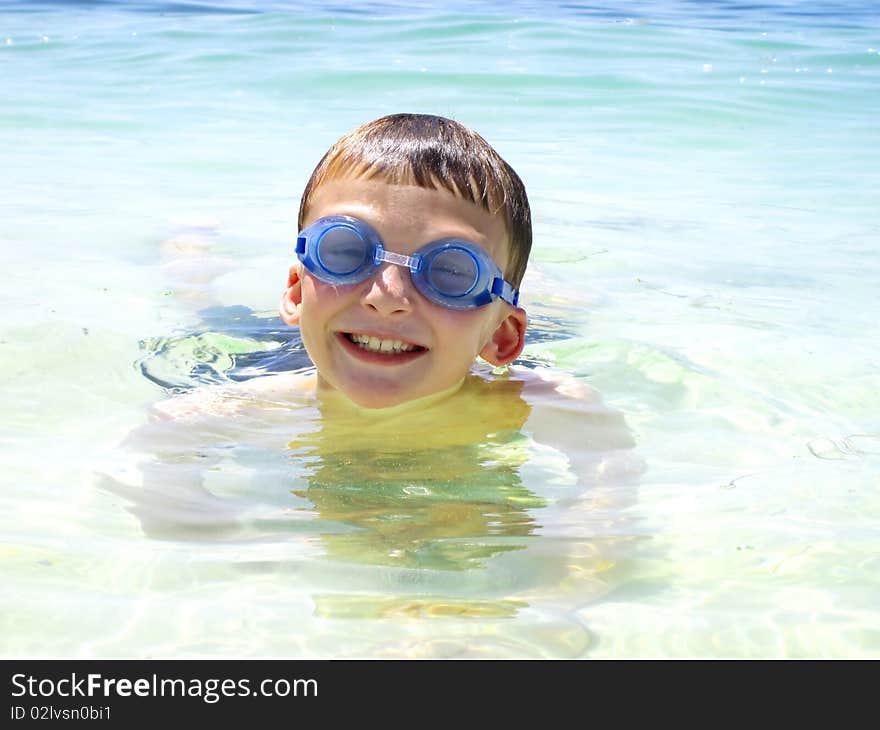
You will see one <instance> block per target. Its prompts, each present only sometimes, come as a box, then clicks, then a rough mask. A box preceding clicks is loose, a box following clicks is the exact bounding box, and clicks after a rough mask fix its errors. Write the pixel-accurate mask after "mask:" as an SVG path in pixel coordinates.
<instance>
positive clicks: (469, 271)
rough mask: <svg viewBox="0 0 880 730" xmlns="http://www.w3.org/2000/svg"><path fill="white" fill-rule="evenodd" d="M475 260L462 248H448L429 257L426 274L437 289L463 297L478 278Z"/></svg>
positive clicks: (446, 293) (449, 294) (475, 283)
mask: <svg viewBox="0 0 880 730" xmlns="http://www.w3.org/2000/svg"><path fill="white" fill-rule="evenodd" d="M479 274H480V272H479V268H478V264H477V260H476V259H475V258H474V257H473V255H471V253H470V252H468V251H466V250H465V249H463V248H449V249H446V250H445V251H441V252H440V253H438V254H437V255H436V256H433V257H431V260H430V261H429V262H428V267H427V275H428V280H429V281H430V282H431V286H433V287H434V288H435V289H436V290H437V291H439V292H442V293H443V294H445V295H446V296H449V297H463V296H465V295H466V294H468V293H469V292H470V291H471V290H472V289H473V288H474V287H475V286H476V285H477V280H478V279H479Z"/></svg>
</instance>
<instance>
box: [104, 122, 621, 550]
mask: <svg viewBox="0 0 880 730" xmlns="http://www.w3.org/2000/svg"><path fill="white" fill-rule="evenodd" d="M298 228H299V231H300V233H299V235H298V237H297V249H296V251H297V257H298V261H297V262H296V263H294V265H293V266H292V267H291V268H290V271H289V275H288V280H287V286H286V288H285V290H284V292H283V295H282V299H281V306H280V315H281V318H282V319H283V320H284V322H286V323H287V324H289V325H291V326H299V328H300V331H301V334H302V340H303V343H304V345H305V347H306V350H307V352H308V354H309V356H310V358H311V360H312V362H313V363H314V365H315V368H316V370H315V372H314V373H312V374H303V373H287V374H283V375H276V376H270V377H265V378H257V379H253V380H249V381H245V382H243V383H237V384H234V385H231V386H222V387H210V388H204V389H199V390H197V391H193V392H191V393H189V394H186V395H184V396H179V397H176V398H172V399H169V400H167V401H165V402H163V403H160V404H158V405H157V406H156V411H157V412H158V416H159V418H158V419H155V420H154V421H153V423H152V424H150V425H148V426H146V427H145V428H143V429H141V430H140V431H139V432H138V433H137V434H136V435H135V436H134V437H133V438H132V439H130V443H136V444H137V445H138V446H140V447H144V446H146V447H147V450H148V451H150V453H151V454H152V455H153V459H152V460H151V461H150V462H149V463H148V464H147V465H145V468H144V486H145V488H146V491H145V492H144V493H140V495H139V496H138V493H137V492H132V491H130V490H128V489H127V488H124V487H123V486H122V485H116V486H115V487H113V486H108V488H110V489H112V490H113V491H116V492H117V493H125V494H126V495H127V496H131V497H133V498H134V499H136V501H138V503H139V507H138V512H139V514H140V516H141V518H142V520H144V525H145V527H147V525H148V524H150V525H152V526H153V527H156V525H157V524H159V523H164V524H166V525H167V523H169V522H177V523H178V524H180V523H181V522H187V523H189V524H193V523H198V524H202V525H205V524H211V525H215V526H217V525H219V524H221V523H224V524H225V521H226V520H227V517H229V515H228V514H227V511H226V510H225V508H223V509H218V510H217V511H216V512H214V511H212V508H206V507H205V504H204V503H201V502H200V499H201V497H200V496H199V495H202V496H204V495H205V490H204V488H203V484H202V475H203V474H204V472H205V471H206V467H209V466H210V465H211V464H217V463H219V461H220V460H223V459H225V458H227V457H228V454H229V453H230V451H229V449H234V450H237V451H239V452H240V451H241V445H242V444H243V443H247V444H249V446H250V447H253V446H257V447H258V448H261V449H266V450H268V451H269V452H272V453H278V452H285V453H286V454H288V455H293V456H294V457H295V459H294V460H295V461H296V463H297V465H298V468H301V470H302V474H301V476H302V477H303V479H304V480H305V482H307V483H308V489H306V490H301V491H296V490H294V491H293V493H294V494H296V495H298V496H302V497H303V498H305V499H307V500H309V501H310V502H311V504H313V505H315V506H317V508H318V510H319V512H321V511H322V509H323V511H324V512H326V514H325V515H324V516H325V517H328V518H330V519H341V520H344V521H345V520H346V518H345V517H344V516H340V514H339V510H338V504H337V503H336V501H335V500H337V498H338V495H339V491H338V489H337V487H338V486H339V485H343V484H357V483H361V484H363V483H388V482H389V480H391V481H393V480H395V479H403V480H404V481H405V482H406V483H405V484H404V485H403V486H402V487H401V489H403V490H404V491H406V489H409V488H415V489H421V488H423V486H419V484H421V485H424V484H426V483H430V484H432V485H433V487H432V488H433V489H434V493H435V495H436V493H437V489H436V487H437V485H438V484H441V483H442V484H443V485H445V486H444V489H446V488H447V487H448V486H449V485H456V489H460V490H463V489H466V487H464V486H461V485H462V484H463V483H470V484H475V483H477V482H479V481H480V479H482V478H483V477H486V478H488V479H489V481H488V482H485V483H486V484H489V483H490V482H491V483H492V484H494V485H496V486H493V487H491V489H489V491H488V492H487V491H485V490H484V491H483V492H481V493H480V494H481V495H482V496H481V497H480V501H479V505H478V507H479V508H478V510H477V511H478V513H479V515H480V516H481V517H480V519H482V515H483V513H484V509H483V507H484V506H485V504H488V503H490V502H493V501H494V502H495V503H496V507H495V508H493V509H494V510H495V511H494V512H492V510H490V512H488V513H486V514H490V513H491V514H496V513H497V512H498V509H497V503H500V502H505V500H507V502H506V503H507V504H508V506H510V505H514V506H516V505H519V507H516V509H515V511H517V510H519V509H520V507H521V506H522V505H525V504H527V503H533V504H535V505H537V504H539V503H543V498H542V497H535V496H534V495H531V496H529V495H530V493H529V492H528V490H526V494H525V496H523V494H519V496H516V495H515V494H514V493H513V492H511V491H510V489H511V488H512V487H511V486H510V485H511V484H515V485H517V488H519V487H521V486H522V485H521V483H520V481H519V472H518V470H519V467H520V466H522V465H523V464H524V463H525V462H526V460H527V458H528V457H526V456H524V455H523V439H524V438H531V439H534V441H535V442H537V443H544V444H548V445H550V446H552V447H554V448H555V449H557V450H558V451H561V452H562V453H563V454H565V456H566V457H567V461H568V468H569V470H570V476H571V477H573V478H574V479H575V481H576V482H577V483H579V484H581V485H593V484H596V483H597V482H600V481H605V480H608V479H612V480H613V481H614V482H615V483H619V481H620V480H621V479H623V478H624V477H626V476H628V475H631V474H633V473H635V472H636V471H638V466H637V465H634V464H635V462H634V460H632V459H631V458H630V457H629V456H628V454H627V451H628V450H629V449H630V448H631V447H632V445H633V442H632V438H631V436H630V434H629V431H628V429H627V428H626V426H625V424H624V422H623V419H622V417H621V416H620V414H618V413H616V412H613V411H611V410H609V409H608V408H607V407H605V406H604V405H602V403H601V401H600V399H599V398H598V396H597V395H596V394H595V393H594V392H593V391H592V390H590V389H589V388H587V387H586V386H584V385H583V384H581V383H579V382H577V381H575V380H574V379H573V378H570V377H569V378H561V377H559V376H558V375H552V376H551V375H548V374H547V372H544V371H533V370H529V369H526V368H524V369H522V371H521V372H519V371H509V370H507V366H508V365H509V364H510V363H512V362H513V361H514V360H516V358H517V357H518V356H519V355H520V353H521V352H522V349H523V346H524V338H525V332H526V326H527V319H526V313H525V311H524V309H523V308H522V307H520V306H519V294H518V288H519V286H520V283H521V281H522V278H523V274H524V272H525V269H526V263H527V261H528V256H529V251H530V248H531V242H532V232H531V218H530V210H529V203H528V199H527V196H526V192H525V188H524V186H523V184H522V182H521V180H520V179H519V177H518V176H517V174H516V173H515V172H514V171H513V169H512V168H511V167H510V166H509V165H508V164H507V163H506V162H505V161H504V160H503V159H502V158H501V157H500V156H499V155H498V153H497V152H496V151H495V150H494V149H492V147H490V146H489V144H488V143H487V142H486V141H485V140H484V139H483V138H482V137H480V136H479V135H477V134H476V133H474V132H473V131H471V130H469V129H467V128H466V127H464V126H462V125H461V124H458V123H457V122H454V121H451V120H448V119H444V118H441V117H436V116H430V115H417V114H396V115H391V116H387V117H383V118H381V119H377V120H375V121H373V122H370V123H368V124H366V125H363V126H362V127H359V128H358V129H356V130H354V131H353V132H351V133H349V134H347V135H345V136H344V137H342V138H341V139H340V140H339V141H338V142H337V143H336V144H335V145H333V147H331V149H330V150H329V151H328V152H327V153H326V154H325V155H324V157H323V158H322V159H321V161H320V162H319V163H318V166H317V167H316V169H315V171H314V172H313V174H312V176H311V179H310V180H309V182H308V184H307V186H306V189H305V191H304V194H303V197H302V202H301V205H300V211H299V220H298ZM478 357H479V358H482V360H483V361H485V362H486V363H488V364H489V365H490V366H492V368H494V370H493V369H492V368H490V367H488V366H486V365H480V364H476V363H475V360H476V359H477V358H478ZM208 442H212V443H214V444H219V445H218V446H216V448H213V447H210V446H209V445H208V446H206V444H207V443H208ZM224 449H226V451H224ZM431 454H433V456H432V455H431ZM438 455H439V456H438ZM157 457H158V458H157ZM380 457H381V458H380ZM384 457H387V458H384ZM377 458H380V462H381V463H380V464H379V466H377V463H378V462H377ZM382 458H384V461H382V460H381V459H382ZM186 464H189V465H190V466H185V465H186ZM303 465H306V466H303ZM187 473H188V474H189V477H186V476H185V475H186V474H187ZM490 473H491V478H489V477H487V476H486V475H488V474H490ZM401 475H403V476H401ZM480 475H482V477H481V476H480ZM181 480H182V481H181ZM425 480H427V481H425ZM484 481H485V480H484ZM563 481H564V479H563ZM184 482H185V483H186V486H185V485H184ZM401 483H402V484H403V482H401ZM328 485H330V486H329V488H328ZM413 485H415V486H413ZM497 485H506V486H502V487H500V488H496V487H497ZM187 489H188V490H189V491H187ZM328 489H329V491H328ZM499 489H500V491H499ZM505 489H507V490H508V491H507V492H505V491H504V490H505ZM493 490H494V491H493ZM429 491H430V490H429ZM453 492H454V490H453ZM490 492H491V493H492V494H493V495H495V496H487V495H488V494H489V493H490ZM150 493H152V496H148V495H149V494H150ZM406 493H407V494H410V492H406ZM185 494H189V497H186V496H184V495H185ZM498 494H501V495H502V496H501V497H498V496H497V495H498ZM517 494H518V493H517ZM511 495H513V496H511ZM211 496H213V495H211ZM343 496H344V497H345V499H344V500H343V501H344V503H345V504H347V505H348V506H349V507H351V505H352V502H351V500H352V497H351V494H350V493H346V494H345V495H343ZM166 498H167V499H166ZM188 498H189V499H192V500H194V502H193V504H194V505H195V506H194V507H193V509H192V510H189V511H187V510H188V508H187V507H186V506H185V504H184V503H185V502H186V499H188ZM367 498H368V501H369V500H370V499H374V495H368V497H367ZM453 498H454V499H455V500H456V503H457V504H459V506H460V504H461V500H459V499H458V498H457V497H452V496H449V499H453ZM169 500H170V501H169ZM529 500H533V502H529ZM331 504H333V505H336V506H332V507H331V506H330V505H331ZM408 504H409V503H408ZM182 505H183V506H182ZM435 506H436V505H435ZM432 509H433V507H432ZM172 511H173V512H174V514H173V516H172V515H171V514H170V513H171V512H172ZM233 511H234V510H233ZM435 513H436V510H435ZM439 513H442V514H444V515H448V514H451V512H450V511H449V510H446V511H442V510H441V511H440V512H439ZM439 513H438V514H439ZM357 514H362V512H360V511H358V510H357V509H355V510H353V511H351V512H350V514H349V515H348V518H347V521H348V522H354V523H355V524H357V520H358V517H356V516H355V515H357ZM370 514H372V513H370ZM444 519H446V518H445V517H444ZM487 519H488V518H487ZM476 521H477V522H479V521H480V520H479V519H478V520H476ZM386 522H388V524H391V521H386ZM512 522H516V520H513V521H512ZM370 524H371V525H375V524H379V522H378V521H376V520H373V519H372V518H371V519H370ZM398 524H400V523H399V521H398ZM456 529H457V528H456ZM443 530H446V532H447V533H448V529H447V528H446V527H444V528H442V529H441V530H440V531H441V532H443ZM429 532H430V531H429ZM380 542H382V541H380ZM382 544H383V545H384V544H385V543H384V542H382ZM383 549H384V548H383ZM355 552H359V553H360V554H361V555H363V554H364V553H363V549H362V547H361V548H358V549H357V550H356V551H355Z"/></svg>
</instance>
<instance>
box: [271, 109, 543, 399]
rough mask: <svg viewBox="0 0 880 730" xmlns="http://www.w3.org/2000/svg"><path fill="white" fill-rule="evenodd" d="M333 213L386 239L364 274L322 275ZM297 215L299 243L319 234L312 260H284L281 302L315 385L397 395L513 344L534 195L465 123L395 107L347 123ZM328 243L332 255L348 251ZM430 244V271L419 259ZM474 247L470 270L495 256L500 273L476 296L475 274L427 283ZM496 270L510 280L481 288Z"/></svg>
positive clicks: (519, 342) (498, 360)
mask: <svg viewBox="0 0 880 730" xmlns="http://www.w3.org/2000/svg"><path fill="white" fill-rule="evenodd" d="M337 216H344V218H342V219H339V218H335V217H337ZM328 219H330V221H339V220H341V221H343V229H344V230H343V233H344V234H345V235H349V236H350V235H351V232H350V231H349V230H348V229H347V228H345V226H349V227H350V226H353V227H354V228H352V230H355V231H359V232H360V234H359V235H360V236H361V238H363V239H364V240H369V241H370V242H371V245H373V244H380V245H381V247H382V249H384V251H385V252H387V253H385V254H384V256H385V258H384V260H379V259H376V260H375V263H373V262H372V255H371V256H370V258H371V261H370V265H369V266H367V264H364V266H363V267H362V268H363V269H364V271H366V270H367V269H368V273H364V276H366V278H363V277H361V276H360V275H357V276H354V277H353V278H352V277H349V278H348V279H346V278H345V276H339V277H336V278H334V277H333V276H330V277H328V276H327V275H326V271H323V270H322V269H321V264H320V261H321V255H322V254H321V253H320V252H321V251H330V250H331V249H330V245H329V244H324V243H323V241H324V239H325V238H326V239H327V240H331V238H332V236H335V235H338V231H336V229H334V233H333V234H332V235H331V234H329V233H327V234H325V231H326V230H328V229H327V228H326V226H327V221H328ZM299 228H300V230H301V231H303V233H304V234H305V235H304V236H301V238H300V240H299V242H298V244H299V245H300V246H302V247H303V248H305V247H306V245H307V244H306V243H305V241H306V240H308V241H310V242H309V243H308V245H309V246H311V245H312V243H311V240H312V238H314V239H315V240H320V241H322V244H321V245H322V248H321V249H318V248H317V243H316V244H314V245H315V246H316V249H315V252H314V253H315V255H314V256H312V257H311V258H309V255H306V256H305V258H304V257H303V254H302V251H301V260H304V261H305V264H306V265H305V266H303V264H301V263H298V264H296V265H294V266H293V267H292V268H291V270H290V277H289V280H288V287H287V289H286V290H285V292H284V296H283V297H282V303H281V316H282V318H283V319H284V320H285V321H286V322H287V323H288V324H294V325H297V324H298V325H300V328H301V331H302V337H303V342H304V344H305V346H306V349H307V350H308V352H309V355H310V357H311V358H312V361H313V362H314V363H315V365H316V367H317V369H318V375H319V382H320V383H321V384H322V385H325V386H327V385H329V386H330V387H332V388H335V389H338V390H340V391H342V392H343V393H344V394H345V395H347V396H348V397H349V398H350V399H351V400H352V401H354V402H355V403H357V404H358V405H361V406H364V407H370V408H379V407H387V406H394V405H398V404H400V403H403V402H406V401H411V400H415V399H418V398H422V397H425V396H429V395H433V394H436V393H440V392H443V391H446V390H449V389H451V388H453V387H455V386H457V385H458V384H459V383H460V382H461V381H462V379H463V378H464V377H465V375H467V373H468V370H469V369H470V366H471V364H472V363H473V361H474V359H475V358H476V357H477V356H478V355H480V356H482V357H483V358H484V359H485V360H487V361H488V362H490V363H492V364H495V365H503V364H507V363H509V362H511V361H512V360H514V359H515V358H516V357H517V356H518V355H519V353H520V352H521V350H522V347H523V336H524V333H525V327H526V316H525V312H524V311H523V310H522V309H521V308H519V307H516V306H515V301H516V300H515V298H513V297H512V296H511V294H512V291H511V290H512V289H516V288H518V287H519V285H520V282H521V280H522V277H523V274H524V272H525V268H526V263H527V261H528V255H529V250H530V248H531V238H532V234H531V216H530V211H529V203H528V198H527V196H526V192H525V189H524V187H523V184H522V182H521V181H520V179H519V177H518V176H517V174H516V173H515V172H514V171H513V169H512V168H511V167H510V166H509V165H508V164H507V163H506V162H504V160H503V159H501V157H500V156H499V155H498V153H497V152H495V150H493V149H492V148H491V147H490V146H489V144H488V143H487V142H486V141H485V140H484V139H483V138H482V137H480V136H479V135H477V134H476V133H474V132H473V131H471V130H469V129H467V128H466V127H464V126H462V125H461V124H458V123H457V122H453V121H451V120H448V119H444V118H442V117H435V116H429V115H419V114H397V115H392V116H388V117H383V118H381V119H378V120H376V121H374V122H370V123H368V124H366V125H364V126H362V127H359V128H358V129H355V130H354V131H352V132H350V133H349V134H347V135H345V136H344V137H342V138H341V139H340V140H339V141H338V142H337V143H336V144H335V145H333V147H331V149H330V150H329V151H328V152H327V154H325V155H324V157H323V158H322V159H321V161H320V162H319V163H318V166H317V167H316V168H315V171H314V172H313V173H312V176H311V178H310V180H309V182H308V184H307V185H306V189H305V191H304V193H303V197H302V203H301V206H300V213H299ZM316 229H317V230H318V231H319V234H315V235H312V232H314V231H315V230H316ZM310 236H311V237H310ZM354 240H357V241H358V243H360V239H354ZM441 240H442V241H444V242H446V241H455V242H456V243H454V244H453V245H452V248H453V249H456V251H455V252H454V255H455V256H458V257H459V258H458V259H457V258H454V255H453V254H452V253H450V251H448V250H447V247H446V246H445V244H444V245H440V246H439V247H438V246H436V245H435V246H433V248H432V246H429V245H428V244H433V242H437V241H441ZM460 242H466V243H464V245H463V246H459V243H460ZM334 245H335V246H336V248H335V249H334V250H333V251H332V254H333V255H334V256H336V257H337V260H338V261H341V260H343V258H344V257H345V256H348V255H350V252H349V251H347V250H346V249H345V247H344V246H340V245H339V244H338V243H337V244H334ZM460 248H463V249H464V251H465V252H468V251H469V252H470V254H468V253H464V254H462V252H461V251H460V250H458V249H460ZM378 250H379V249H378V248H376V247H375V245H374V248H373V249H371V251H378ZM438 250H439V251H442V253H440V254H437V253H436V251H438ZM431 251H435V263H434V265H433V266H432V267H430V270H431V271H432V273H431V274H430V276H429V275H427V274H426V273H425V270H423V269H427V268H428V267H422V263H419V262H424V261H428V260H429V259H430V255H431V253H430V252H431ZM358 255H360V254H358ZM414 256H417V258H409V257H414ZM468 256H470V257H471V259H473V262H474V263H473V268H474V270H475V271H477V272H486V271H490V270H494V269H495V267H496V266H497V267H498V269H500V271H499V272H497V273H498V274H499V276H498V277H496V278H497V279H498V281H494V280H493V279H492V278H491V276H490V278H489V279H487V281H494V284H492V285H491V286H487V285H485V284H483V283H481V284H480V287H482V288H483V289H484V290H485V291H486V293H485V294H481V295H480V296H476V293H477V292H478V289H479V287H475V288H474V290H473V291H474V294H473V295H471V294H469V295H468V296H466V297H461V298H460V301H458V300H455V298H454V297H451V298H450V297H446V298H444V295H443V294H442V293H441V294H440V295H439V296H434V294H436V292H435V291H434V287H433V285H432V284H433V283H437V282H438V281H439V282H440V289H441V290H442V289H443V288H444V286H446V285H447V284H448V282H450V281H452V280H453V279H452V277H455V276H458V275H459V274H460V273H461V272H458V271H457V270H454V267H452V268H450V267H449V266H447V265H446V264H447V263H454V264H456V266H457V265H458V264H459V263H460V260H459V259H460V258H464V259H468ZM339 257H343V258H339ZM346 260H347V259H346ZM468 260H469V259H468ZM315 261H318V262H319V263H318V264H316V263H315ZM401 263H403V264H404V265H400V264H401ZM466 263H467V262H466ZM467 265H468V267H470V266H471V264H470V263H468V264H467ZM337 268H338V267H337ZM417 268H418V269H419V272H416V271H415V270H416V269H417ZM410 269H412V270H413V271H411V270H410ZM358 271H361V269H358ZM438 272H439V273H438ZM501 277H503V279H504V280H505V281H506V282H507V284H508V285H509V286H505V287H504V289H503V292H502V291H501V289H500V288H497V287H496V288H494V289H493V291H494V294H493V295H492V296H489V294H488V291H489V289H492V287H493V286H495V285H497V284H500V279H501ZM426 281H427V282H429V283H428V284H426V283H425V282H426ZM456 281H457V279H456ZM351 282H353V283H351ZM499 293H500V294H501V296H502V297H503V298H499V297H497V296H495V295H496V294H499ZM505 299H506V300H507V301H504V300H505ZM484 300H490V301H489V303H481V302H483V301H484Z"/></svg>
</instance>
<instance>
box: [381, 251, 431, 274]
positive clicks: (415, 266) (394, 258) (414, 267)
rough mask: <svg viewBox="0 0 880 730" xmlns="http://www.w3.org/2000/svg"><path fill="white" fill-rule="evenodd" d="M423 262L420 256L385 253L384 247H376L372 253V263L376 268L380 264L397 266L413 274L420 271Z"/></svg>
mask: <svg viewBox="0 0 880 730" xmlns="http://www.w3.org/2000/svg"><path fill="white" fill-rule="evenodd" d="M423 261H424V259H423V258H422V256H421V254H416V255H415V256H405V255H404V254H402V253H394V252H393V251H386V250H385V248H384V246H381V245H377V246H376V248H375V250H374V251H373V263H374V264H376V266H378V265H379V264H381V263H382V262H387V263H389V264H397V265H398V266H405V267H406V268H407V269H409V270H410V271H412V272H413V273H414V274H415V273H416V272H418V271H421V269H422V262H423Z"/></svg>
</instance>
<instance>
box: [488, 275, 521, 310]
mask: <svg viewBox="0 0 880 730" xmlns="http://www.w3.org/2000/svg"><path fill="white" fill-rule="evenodd" d="M492 293H493V294H494V295H495V296H496V297H499V298H500V299H503V300H504V301H505V302H507V303H508V304H512V305H513V306H514V307H515V306H516V305H517V304H518V303H519V289H514V288H513V287H512V286H511V285H510V284H508V283H507V282H506V281H504V279H502V278H500V277H498V276H496V277H495V278H494V279H493V280H492Z"/></svg>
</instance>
